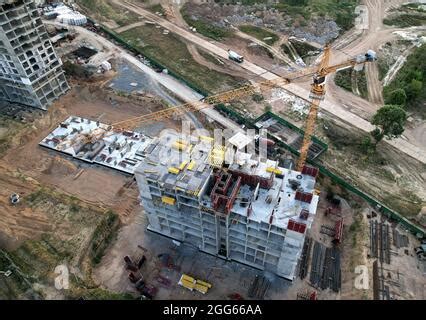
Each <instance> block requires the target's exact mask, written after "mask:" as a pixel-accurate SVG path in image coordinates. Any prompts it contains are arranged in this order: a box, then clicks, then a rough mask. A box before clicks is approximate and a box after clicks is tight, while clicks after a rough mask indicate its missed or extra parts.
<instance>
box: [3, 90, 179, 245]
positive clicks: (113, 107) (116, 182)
mask: <svg viewBox="0 0 426 320" xmlns="http://www.w3.org/2000/svg"><path fill="white" fill-rule="evenodd" d="M97 86H98V85H97V84H92V85H87V86H86V85H81V86H80V85H76V84H74V86H73V89H72V90H71V91H70V92H69V93H67V94H66V95H65V96H64V97H63V98H61V99H60V101H58V102H57V103H55V105H53V106H52V107H51V108H50V110H49V111H48V112H47V113H46V114H45V115H44V116H42V117H41V118H39V119H37V120H36V121H35V122H34V123H32V124H31V125H30V126H29V127H28V128H27V129H26V130H23V132H20V134H18V135H16V136H15V137H13V139H12V145H11V147H10V148H9V149H8V150H7V152H6V153H5V154H4V155H3V157H2V158H1V159H0V170H1V171H2V172H9V174H10V175H12V176H16V177H23V178H22V182H20V181H19V180H16V179H15V180H13V181H8V180H6V178H7V176H6V175H4V174H2V175H1V179H2V180H3V181H2V190H1V193H2V196H3V197H5V198H2V199H5V200H4V201H3V200H2V201H3V202H2V204H3V205H2V210H1V211H2V220H1V224H2V226H3V228H1V229H0V230H1V232H2V233H3V235H2V236H1V237H0V238H3V239H6V238H8V237H10V239H14V240H13V241H12V242H13V246H15V245H16V243H17V242H18V243H19V241H20V240H23V239H27V238H29V237H32V236H33V235H36V234H37V233H39V232H38V231H37V230H40V232H43V230H46V228H48V225H49V223H48V221H46V220H45V218H44V217H43V215H42V213H34V214H33V213H31V212H26V214H22V213H20V212H19V211H16V210H13V209H11V208H10V206H9V205H8V197H9V196H10V194H12V193H19V194H20V195H25V194H28V193H31V192H32V191H33V190H34V187H31V186H30V185H27V184H26V183H25V181H27V180H28V179H30V180H31V181H33V182H34V184H35V185H36V186H37V185H47V186H50V187H53V188H56V189H58V190H60V191H61V192H63V193H65V194H69V195H72V196H74V197H76V198H78V199H80V200H82V201H84V202H86V203H89V204H93V205H97V206H100V207H102V208H111V209H113V210H116V211H117V212H119V213H120V215H121V218H122V220H123V221H124V222H126V216H128V215H129V214H130V212H131V211H132V210H133V208H134V207H135V206H136V204H137V200H136V197H137V192H136V188H135V186H134V185H133V186H132V187H131V188H130V189H129V188H126V187H125V184H126V183H127V184H128V183H129V181H130V180H131V179H132V177H130V176H126V175H123V174H121V173H119V172H115V171H114V170H110V169H106V168H102V167H96V166H89V165H87V164H85V163H83V162H81V161H77V160H74V159H71V158H70V157H66V156H64V155H59V154H58V153H56V152H54V151H50V150H47V149H44V148H42V147H40V146H39V145H38V143H39V142H40V141H41V140H42V139H43V138H44V137H46V136H47V135H48V134H49V132H50V131H51V130H52V129H53V128H55V127H56V126H57V125H58V123H60V121H62V120H64V119H66V118H67V117H68V116H69V115H77V116H81V117H87V118H90V119H99V120H100V121H103V122H106V123H114V122H117V121H120V120H125V119H128V118H131V117H135V116H138V115H141V114H143V113H149V112H152V111H155V110H157V109H158V108H159V107H161V105H158V104H155V103H153V102H151V101H150V100H147V101H146V102H144V103H141V102H138V103H133V102H131V101H129V100H128V99H127V98H124V97H117V96H115V95H113V94H112V93H109V92H106V91H104V90H100V89H99V88H97ZM110 98H111V99H110ZM163 126H167V127H174V126H175V124H174V123H173V120H166V121H165V124H163ZM163 126H160V127H159V126H148V127H147V128H148V129H149V128H151V130H148V131H151V132H147V133H148V134H150V133H151V134H152V135H156V134H157V133H158V132H157V130H158V129H161V127H163ZM29 159H31V161H28V160H29ZM124 191H126V192H124ZM31 219H34V221H38V223H34V224H33V225H31V227H30V223H29V221H31ZM34 221H33V222H34Z"/></svg>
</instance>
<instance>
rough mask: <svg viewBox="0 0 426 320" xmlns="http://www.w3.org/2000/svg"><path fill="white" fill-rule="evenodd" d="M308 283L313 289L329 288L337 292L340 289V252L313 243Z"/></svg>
mask: <svg viewBox="0 0 426 320" xmlns="http://www.w3.org/2000/svg"><path fill="white" fill-rule="evenodd" d="M310 283H311V285H312V286H314V287H315V288H321V289H322V290H325V289H327V288H331V289H332V290H333V291H334V292H339V291H340V288H341V269H340V250H339V249H338V248H337V247H335V246H334V247H332V248H327V247H325V246H324V245H323V244H321V243H319V242H315V244H314V250H313V254H312V266H311V275H310Z"/></svg>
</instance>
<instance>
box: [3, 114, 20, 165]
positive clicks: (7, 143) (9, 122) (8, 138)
mask: <svg viewBox="0 0 426 320" xmlns="http://www.w3.org/2000/svg"><path fill="white" fill-rule="evenodd" d="M25 127H26V125H25V124H23V123H21V122H19V121H16V120H14V119H12V118H11V117H8V116H3V115H0V158H1V157H2V156H3V155H4V154H5V153H6V151H7V150H8V149H9V148H10V147H11V146H12V139H13V138H14V137H15V136H16V134H17V133H18V132H19V131H21V130H22V129H24V128H25Z"/></svg>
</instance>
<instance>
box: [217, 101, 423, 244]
mask: <svg viewBox="0 0 426 320" xmlns="http://www.w3.org/2000/svg"><path fill="white" fill-rule="evenodd" d="M216 109H218V110H220V111H222V112H224V113H226V114H228V115H229V116H230V117H232V118H234V119H236V120H237V121H238V122H239V123H240V124H244V125H245V126H246V127H247V128H252V129H255V128H256V126H255V123H256V122H258V121H259V120H262V119H264V118H265V117H267V116H269V117H271V118H274V119H275V120H277V121H278V122H279V123H281V124H283V125H286V126H288V127H289V128H291V129H294V130H296V131H298V132H299V133H301V134H304V131H303V130H301V129H299V128H297V127H296V126H294V125H293V124H291V123H289V122H287V121H286V120H284V119H282V118H281V117H279V116H278V115H276V114H274V113H272V112H270V111H268V112H265V113H264V114H262V115H261V116H260V117H258V118H257V119H255V120H254V121H251V120H249V119H247V118H245V117H243V116H242V115H241V114H239V113H238V112H237V111H235V110H233V109H231V108H228V107H226V106H225V105H223V104H219V105H217V106H216ZM268 138H270V139H272V140H274V141H275V142H276V144H277V145H278V146H280V147H282V148H284V149H286V150H288V151H290V152H291V153H293V154H294V155H296V156H297V157H298V156H299V155H300V153H299V151H298V150H296V149H294V148H292V147H291V146H289V145H288V144H286V143H285V142H283V141H282V140H280V139H278V138H277V137H275V136H274V135H272V134H269V133H268ZM312 140H313V141H315V142H316V143H318V144H320V145H321V146H323V147H324V148H327V149H328V145H327V144H325V143H324V142H322V141H321V140H319V139H318V138H316V137H313V138H312ZM307 162H308V163H309V164H311V165H313V166H315V167H317V168H318V169H319V171H320V173H322V174H323V175H325V176H327V177H329V178H331V180H332V181H333V182H335V183H337V184H339V185H340V186H342V187H343V188H345V189H347V190H349V191H351V192H353V193H354V194H356V195H357V196H359V197H361V198H362V199H364V200H365V201H367V202H368V203H369V204H370V205H371V206H373V207H375V208H376V209H377V210H378V211H380V212H381V213H382V214H384V215H386V216H387V217H388V218H390V219H392V220H395V221H397V222H398V223H400V224H401V225H402V226H403V227H404V228H406V229H407V230H408V231H410V232H411V233H413V234H414V235H416V236H419V237H425V235H426V232H425V230H424V229H423V228H421V227H419V226H417V225H415V224H414V223H412V222H411V221H409V220H408V219H407V218H405V217H403V216H402V215H400V214H399V213H397V212H395V211H393V210H391V209H389V208H388V207H386V206H385V205H383V204H382V203H381V202H380V201H378V200H377V199H374V198H373V197H371V196H369V195H368V194H366V193H365V192H363V191H361V190H360V189H359V188H357V187H355V186H354V185H352V184H350V183H349V182H347V181H345V180H344V179H343V178H341V177H339V176H338V175H337V174H335V173H333V172H331V171H330V170H329V169H327V168H326V167H324V166H323V165H322V164H320V163H319V162H318V161H315V160H311V159H307Z"/></svg>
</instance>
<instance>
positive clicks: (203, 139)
mask: <svg viewBox="0 0 426 320" xmlns="http://www.w3.org/2000/svg"><path fill="white" fill-rule="evenodd" d="M199 139H200V140H202V141H209V142H211V141H213V140H214V139H213V138H211V137H207V136H199Z"/></svg>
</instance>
